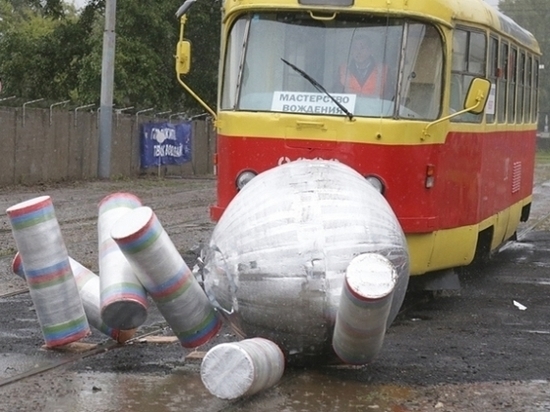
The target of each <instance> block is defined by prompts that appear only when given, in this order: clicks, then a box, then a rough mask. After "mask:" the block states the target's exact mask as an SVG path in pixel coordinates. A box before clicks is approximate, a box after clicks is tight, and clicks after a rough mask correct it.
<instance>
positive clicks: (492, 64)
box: [485, 37, 498, 123]
mask: <svg viewBox="0 0 550 412" xmlns="http://www.w3.org/2000/svg"><path fill="white" fill-rule="evenodd" d="M487 75H488V78H489V80H490V82H491V91H490V94H489V100H488V101H487V107H486V109H485V114H486V120H487V123H494V122H495V121H496V116H495V113H496V106H495V105H496V89H497V78H498V39H497V38H495V37H491V39H490V41H489V66H488V73H487Z"/></svg>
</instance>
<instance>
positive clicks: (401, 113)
mask: <svg viewBox="0 0 550 412" xmlns="http://www.w3.org/2000/svg"><path fill="white" fill-rule="evenodd" d="M289 63H290V64H289ZM296 69H298V70H296ZM223 70H224V78H223V87H222V96H221V102H220V103H221V107H220V108H221V110H241V111H257V112H260V111H261V112H286V113H310V114H323V115H334V116H346V112H348V111H349V112H348V114H349V113H351V114H353V116H363V117H393V118H407V119H426V120H432V119H435V118H437V116H438V115H439V112H440V108H441V90H442V72H443V46H442V41H441V36H440V34H439V32H438V30H437V29H436V28H435V27H434V26H432V25H429V24H425V23H421V22H416V21H411V20H405V19H398V18H373V17H367V16H360V15H356V14H353V15H352V14H337V15H336V16H335V17H332V15H331V16H330V17H328V18H322V17H319V16H314V18H312V16H311V15H310V14H309V13H301V12H300V13H289V12H286V13H275V12H265V13H256V14H249V15H245V16H243V17H241V18H240V19H239V20H237V21H236V22H235V23H234V24H233V26H232V29H231V33H230V35H229V39H228V43H227V47H226V53H225V62H224V69H223ZM304 74H307V75H304ZM307 77H310V78H311V79H314V81H313V82H312V81H311V79H309V80H308V79H307ZM317 85H322V87H321V88H319V87H316V86H317ZM323 89H325V90H326V92H328V94H330V95H331V96H332V98H333V99H336V100H337V101H338V102H340V103H341V105H342V106H344V108H345V109H346V110H345V111H343V110H342V109H341V108H340V107H338V105H337V104H335V103H334V101H333V99H332V98H330V97H329V96H328V95H327V93H325V92H324V91H323Z"/></svg>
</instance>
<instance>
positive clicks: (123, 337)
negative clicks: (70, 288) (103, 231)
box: [12, 252, 135, 343]
mask: <svg viewBox="0 0 550 412" xmlns="http://www.w3.org/2000/svg"><path fill="white" fill-rule="evenodd" d="M69 262H70V264H71V269H72V271H73V275H74V277H75V280H76V286H77V287H78V292H79V294H80V298H81V299H82V305H83V307H84V312H85V313H86V318H87V319H88V323H89V324H90V326H93V327H94V328H96V329H97V330H99V331H100V332H101V333H103V334H105V335H107V336H109V337H111V338H113V339H114V340H116V341H117V342H119V343H124V342H126V341H127V340H129V339H131V338H132V337H133V336H134V334H135V329H134V330H118V329H114V328H111V327H109V326H107V325H106V324H105V322H103V320H102V319H101V314H100V310H99V277H98V276H97V275H96V274H95V273H93V272H92V271H91V270H89V269H88V268H86V267H84V266H83V265H81V264H80V263H78V262H77V261H76V260H74V259H73V258H71V257H69ZM12 270H13V273H15V274H16V275H17V276H19V277H20V278H22V279H23V280H25V270H24V269H23V263H22V261H21V255H20V254H19V252H18V253H16V254H15V257H14V258H13V261H12Z"/></svg>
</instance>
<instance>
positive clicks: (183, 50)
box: [176, 40, 191, 75]
mask: <svg viewBox="0 0 550 412" xmlns="http://www.w3.org/2000/svg"><path fill="white" fill-rule="evenodd" d="M190 70H191V42H189V41H187V40H180V41H179V42H178V45H177V47H176V73H177V74H178V75H179V74H187V73H189V71H190Z"/></svg>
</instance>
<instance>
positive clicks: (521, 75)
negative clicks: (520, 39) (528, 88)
mask: <svg viewBox="0 0 550 412" xmlns="http://www.w3.org/2000/svg"><path fill="white" fill-rule="evenodd" d="M524 96H525V52H524V51H521V53H520V55H519V61H518V103H517V105H518V106H517V107H518V111H517V119H516V120H517V122H518V123H523V110H524V107H523V103H524V101H525V99H524Z"/></svg>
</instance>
